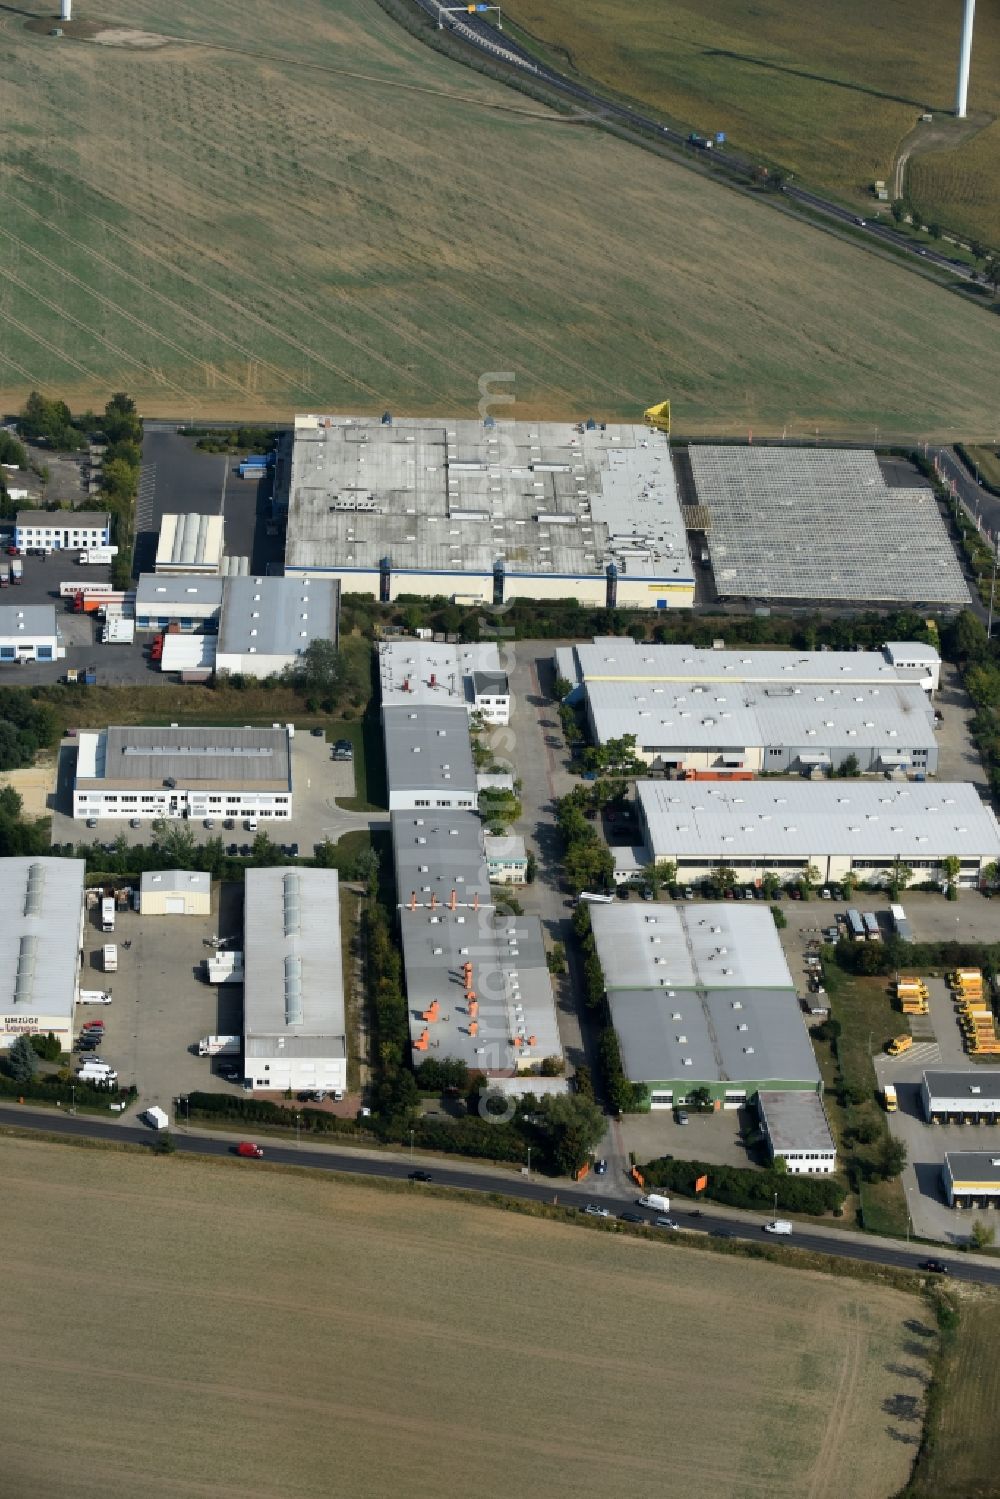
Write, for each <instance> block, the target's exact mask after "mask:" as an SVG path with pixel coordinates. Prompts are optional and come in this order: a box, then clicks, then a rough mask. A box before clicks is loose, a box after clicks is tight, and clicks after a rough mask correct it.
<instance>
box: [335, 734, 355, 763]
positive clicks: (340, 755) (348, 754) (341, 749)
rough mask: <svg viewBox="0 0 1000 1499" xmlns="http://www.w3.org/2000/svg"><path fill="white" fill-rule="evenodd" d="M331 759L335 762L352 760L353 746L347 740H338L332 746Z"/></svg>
mask: <svg viewBox="0 0 1000 1499" xmlns="http://www.w3.org/2000/svg"><path fill="white" fill-rule="evenodd" d="M333 758H334V759H335V760H353V759H354V745H353V744H352V743H351V741H350V740H349V739H338V740H337V742H336V744H335V745H334V746H333Z"/></svg>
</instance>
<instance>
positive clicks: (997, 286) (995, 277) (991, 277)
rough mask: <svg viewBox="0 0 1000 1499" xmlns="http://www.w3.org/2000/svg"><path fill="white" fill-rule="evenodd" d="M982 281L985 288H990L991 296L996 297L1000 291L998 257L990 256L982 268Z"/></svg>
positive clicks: (999, 261)
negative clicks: (991, 289) (984, 283)
mask: <svg viewBox="0 0 1000 1499" xmlns="http://www.w3.org/2000/svg"><path fill="white" fill-rule="evenodd" d="M983 280H984V281H985V282H986V284H987V286H992V288H993V295H994V296H996V293H997V291H998V290H1000V256H997V255H991V256H990V258H989V260H988V261H987V262H986V264H985V266H984V267H983Z"/></svg>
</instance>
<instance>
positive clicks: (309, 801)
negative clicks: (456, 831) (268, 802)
mask: <svg viewBox="0 0 1000 1499" xmlns="http://www.w3.org/2000/svg"><path fill="white" fill-rule="evenodd" d="M76 748H77V746H76V740H75V739H66V740H64V741H63V743H62V744H61V745H60V748H59V757H58V763H57V768H56V785H55V788H54V790H53V793H52V796H51V798H50V802H51V807H50V811H51V816H52V834H51V841H52V842H53V843H59V844H65V843H114V842H116V841H117V839H119V838H124V839H125V841H126V843H129V844H131V843H149V841H150V838H151V836H152V824H151V822H143V823H142V824H141V826H140V827H138V828H133V827H130V826H129V822H128V820H127V819H123V818H117V817H115V818H99V819H98V822H97V827H96V828H88V827H87V825H86V822H85V821H84V820H83V819H78V818H74V817H73V779H74V776H75V773H76ZM292 788H293V790H292V807H293V816H292V817H290V818H289V819H288V820H287V821H285V820H284V819H282V820H280V821H277V820H274V819H270V818H259V819H258V824H259V828H258V831H263V832H266V833H267V834H268V836H269V837H270V838H272V839H273V840H274V842H275V843H280V844H292V843H297V844H298V845H299V852H300V854H301V855H302V856H303V857H311V856H312V851H313V847H314V845H315V844H317V843H321V842H322V841H323V839H325V838H329V839H330V840H331V841H332V842H334V843H336V842H337V840H338V839H340V838H342V837H343V835H344V834H345V833H349V832H353V831H356V830H359V829H368V828H369V827H371V826H373V825H376V826H377V825H381V824H382V823H386V822H387V814H374V815H373V814H370V813H367V812H347V811H344V810H342V809H341V808H340V807H339V806H338V805H337V798H338V797H350V796H353V795H354V794H355V793H354V766H353V764H349V763H346V762H343V761H335V760H333V759H331V755H330V744H329V742H328V741H327V740H326V738H320V737H318V736H316V735H313V734H311V733H309V732H308V731H303V732H302V733H299V734H296V735H295V737H294V739H293V740H292ZM212 820H213V822H214V827H211V828H206V827H205V826H204V824H203V822H202V821H201V820H200V819H186V818H185V819H180V820H179V822H180V825H181V826H182V827H183V828H184V829H185V831H186V832H189V833H190V834H191V836H192V837H193V838H194V840H195V842H196V843H206V842H207V841H208V840H209V839H210V838H221V839H222V841H223V843H225V844H226V845H227V846H228V845H229V844H231V843H235V844H236V845H237V847H238V848H242V847H243V846H244V845H250V844H252V843H253V840H254V838H255V837H256V834H255V833H251V832H249V831H248V830H247V829H246V828H244V826H243V822H244V819H243V818H236V819H232V820H233V821H234V822H235V824H236V826H235V827H234V828H231V829H230V828H226V827H225V826H224V822H225V819H223V818H215V819H212Z"/></svg>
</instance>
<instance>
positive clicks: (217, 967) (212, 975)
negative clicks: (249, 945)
mask: <svg viewBox="0 0 1000 1499" xmlns="http://www.w3.org/2000/svg"><path fill="white" fill-rule="evenodd" d="M202 973H203V974H204V976H205V982H206V984H242V982H243V954H242V953H241V952H217V953H213V954H212V956H211V957H210V958H206V959H205V961H204V963H203V964H202Z"/></svg>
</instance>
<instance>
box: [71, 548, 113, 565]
mask: <svg viewBox="0 0 1000 1499" xmlns="http://www.w3.org/2000/svg"><path fill="white" fill-rule="evenodd" d="M117 556H118V548H117V547H88V548H87V550H86V551H85V552H81V553H80V554H79V556H78V557H77V559H76V560H77V562H78V563H79V565H80V566H81V567H107V566H108V563H109V562H113V561H114V559H115V558H116V557H117Z"/></svg>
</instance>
